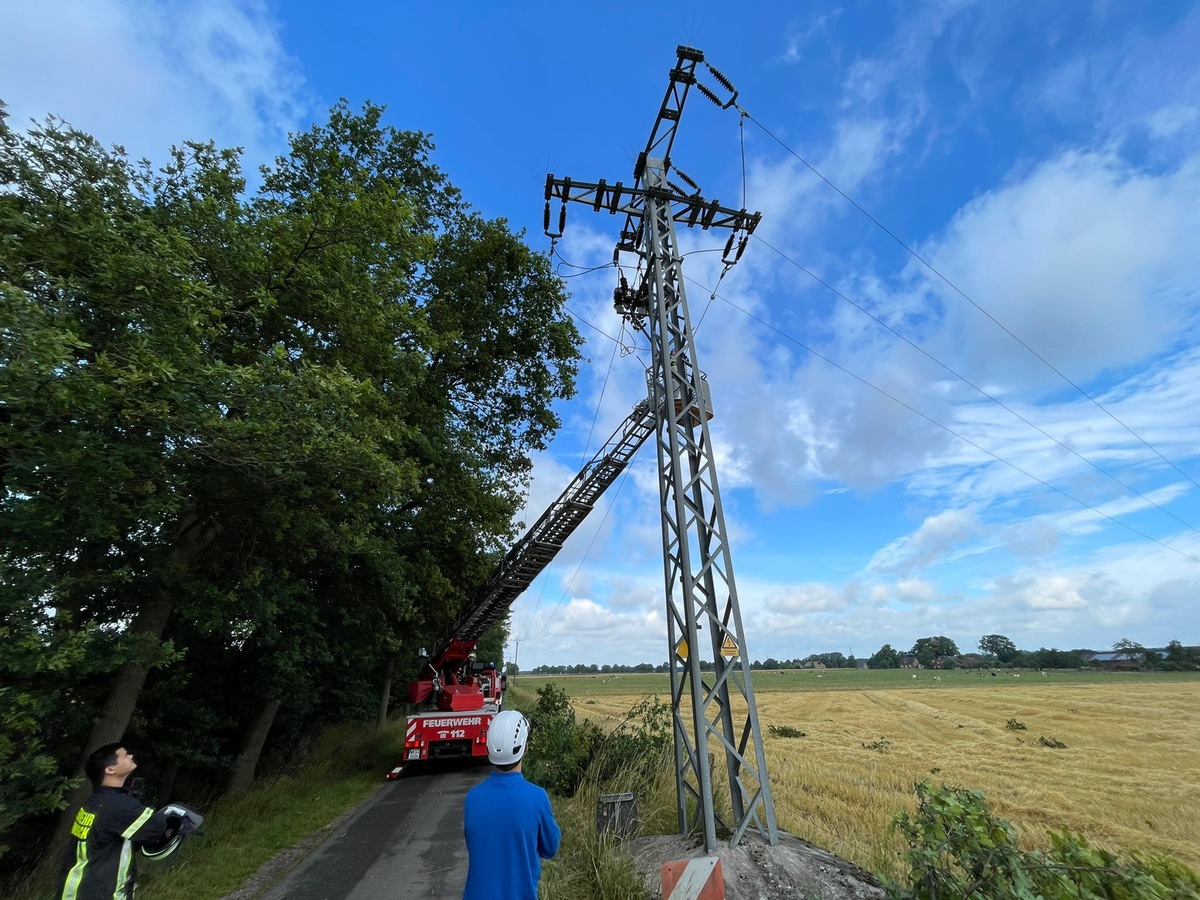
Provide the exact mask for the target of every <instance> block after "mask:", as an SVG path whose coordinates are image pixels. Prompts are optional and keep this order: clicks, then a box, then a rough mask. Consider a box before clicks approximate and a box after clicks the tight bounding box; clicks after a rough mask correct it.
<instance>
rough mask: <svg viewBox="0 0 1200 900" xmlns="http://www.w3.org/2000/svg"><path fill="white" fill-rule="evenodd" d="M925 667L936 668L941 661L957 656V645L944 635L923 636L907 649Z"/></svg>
mask: <svg viewBox="0 0 1200 900" xmlns="http://www.w3.org/2000/svg"><path fill="white" fill-rule="evenodd" d="M908 652H909V653H911V654H912V655H913V656H915V657H916V658H917V660H918V661H919V662H920V663H921V665H922V666H924V667H925V668H926V669H933V668H937V667H938V665H939V664H940V663H941V661H943V660H946V659H951V658H953V657H955V656H958V645H957V644H955V643H954V641H952V640H950V638H948V637H945V636H944V635H937V636H936V637H923V638H921V639H920V640H918V641H917V642H916V643H915V644H913V648H912V649H911V650H909V651H908Z"/></svg>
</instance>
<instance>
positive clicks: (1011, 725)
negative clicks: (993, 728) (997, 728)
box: [1004, 719, 1027, 731]
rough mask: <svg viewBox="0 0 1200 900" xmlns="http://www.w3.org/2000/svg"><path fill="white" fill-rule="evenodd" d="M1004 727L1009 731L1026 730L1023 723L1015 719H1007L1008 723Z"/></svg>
mask: <svg viewBox="0 0 1200 900" xmlns="http://www.w3.org/2000/svg"><path fill="white" fill-rule="evenodd" d="M1004 727H1005V728H1007V729H1008V730H1009V731H1026V730H1027V729H1026V728H1025V723H1024V722H1018V721H1017V720H1016V719H1009V720H1008V723H1007V724H1006V725H1005V726H1004Z"/></svg>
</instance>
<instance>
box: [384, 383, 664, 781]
mask: <svg viewBox="0 0 1200 900" xmlns="http://www.w3.org/2000/svg"><path fill="white" fill-rule="evenodd" d="M654 428H655V419H654V412H653V409H652V408H651V405H650V402H649V401H648V400H643V401H641V402H640V403H638V404H637V405H636V406H635V407H634V408H633V412H631V413H630V414H629V416H627V417H626V419H625V421H624V422H622V423H621V424H620V425H619V426H618V427H617V430H616V431H615V432H613V434H612V436H611V437H610V438H609V439H608V440H607V441H606V442H605V444H604V445H603V446H602V447H601V448H600V449H599V450H598V451H597V452H596V455H595V456H593V457H592V459H591V460H590V461H589V462H588V463H587V464H586V465H585V466H584V467H583V468H582V469H581V470H580V472H579V474H578V475H576V476H575V479H574V480H573V481H572V482H571V483H570V484H569V485H567V487H566V489H565V490H564V491H563V492H562V494H560V495H559V497H558V499H557V500H555V501H554V503H553V504H551V506H550V508H549V509H547V510H546V511H545V512H544V513H543V514H542V517H541V518H540V519H538V520H537V521H536V522H535V523H534V524H533V525H532V526H531V527H530V528H529V530H528V531H526V532H525V534H524V535H523V536H522V537H521V539H520V540H518V541H517V543H516V544H514V545H513V547H512V549H511V550H509V551H508V553H506V554H505V555H504V558H503V559H501V560H500V562H499V563H497V565H496V568H495V569H493V570H492V573H491V574H490V575H489V576H488V578H487V580H486V581H485V582H484V583H483V586H482V587H480V588H479V590H478V591H477V592H476V593H475V595H474V597H473V598H472V601H471V602H470V603H469V604H468V606H467V610H466V612H465V613H463V615H462V616H460V618H459V620H458V623H457V625H456V626H455V627H454V629H453V632H452V634H451V636H450V637H449V638H448V639H447V640H446V641H444V642H443V643H442V645H441V646H439V647H438V648H437V649H436V650H435V652H434V653H433V654H428V653H427V652H426V651H425V650H422V651H421V653H420V659H421V660H422V665H421V670H420V673H419V674H418V675H417V677H416V678H415V679H414V680H413V681H412V682H410V683H409V685H408V702H409V703H410V704H413V705H415V706H416V707H417V708H418V710H419V711H417V712H413V713H412V714H411V715H409V717H408V722H407V727H406V729H405V735H404V758H403V760H402V761H401V763H400V765H398V766H396V768H394V769H393V770H392V771H391V772H389V773H388V776H387V777H388V779H389V780H391V779H394V778H396V777H398V776H399V775H400V773H401V772H402V771H403V770H404V767H405V766H407V765H409V764H411V763H414V762H421V761H424V760H430V759H447V758H454V757H459V758H472V757H473V758H482V759H486V758H487V744H486V739H487V729H488V725H489V724H491V721H492V718H493V717H494V716H495V715H496V713H498V712H500V708H501V706H502V705H503V703H504V690H505V687H506V680H507V679H506V677H505V676H504V675H503V674H500V673H498V672H497V670H496V663H495V661H494V660H489V661H486V662H478V661H476V658H475V646H476V644H478V642H479V639H480V638H481V637H482V636H483V634H484V632H485V631H487V630H488V629H489V628H490V627H492V626H493V625H495V624H496V623H497V622H499V621H500V620H501V619H503V618H504V616H505V615H506V614H507V613H508V610H509V607H511V606H512V604H513V603H514V602H515V601H516V599H517V598H518V597H519V596H520V595H521V594H522V592H524V590H525V589H526V588H527V587H529V585H530V584H532V583H533V580H534V579H535V578H537V576H538V575H539V574H541V572H542V570H544V569H545V568H546V566H548V565H549V564H550V562H551V561H552V560H553V559H554V557H555V556H556V555H557V554H558V551H559V550H561V549H562V545H563V543H564V542H565V541H566V539H567V538H568V537H570V536H571V534H572V533H573V532H574V531H575V529H576V528H578V527H579V525H580V524H581V523H582V522H583V520H584V519H585V518H587V515H588V513H590V512H591V511H592V509H593V508H594V507H595V505H596V502H597V500H599V499H600V496H601V495H602V494H603V493H604V492H605V491H606V490H607V489H608V488H609V486H610V485H612V483H613V482H614V481H616V480H617V476H619V475H620V474H621V473H622V472H623V471H624V470H625V467H626V466H627V465H628V464H629V461H630V459H632V458H633V454H634V453H636V452H637V450H638V448H639V447H641V446H642V444H644V443H645V442H646V439H647V438H648V437H649V436H650V435H651V434H652V433H653V432H654Z"/></svg>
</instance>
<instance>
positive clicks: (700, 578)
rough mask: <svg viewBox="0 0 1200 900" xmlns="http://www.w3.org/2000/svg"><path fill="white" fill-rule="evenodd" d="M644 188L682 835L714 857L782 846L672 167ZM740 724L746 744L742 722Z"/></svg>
mask: <svg viewBox="0 0 1200 900" xmlns="http://www.w3.org/2000/svg"><path fill="white" fill-rule="evenodd" d="M644 178H645V184H646V187H647V188H648V190H647V194H646V199H645V208H644V212H643V216H642V225H643V228H644V231H643V234H642V237H643V244H642V248H641V252H642V254H643V256H644V259H645V262H646V276H645V280H646V282H647V284H648V286H649V307H650V308H649V315H648V316H647V319H646V327H647V331H648V334H649V337H650V344H651V356H652V359H653V368H652V369H651V371H650V373H649V379H650V394H651V397H652V401H653V403H654V408H655V415H656V419H657V424H658V429H657V448H658V483H659V495H660V499H661V501H662V510H663V514H662V528H663V556H664V560H665V580H666V603H667V633H668V639H669V641H670V651H669V652H670V654H671V656H670V659H671V664H670V673H671V711H672V717H673V721H674V732H675V759H676V789H677V800H678V815H679V828H680V831H681V832H685V833H690V832H702V833H703V836H704V846H705V850H706V852H709V853H713V852H715V851H716V849H717V828H718V825H720V826H721V828H722V829H723V830H724V831H725V832H727V834H728V836H729V839H730V843H731V844H733V845H736V844H737V843H738V841H739V840H740V839H741V837H742V835H743V834H744V833H745V831H746V829H747V827H749V826H750V825H753V826H754V827H755V829H756V830H757V831H759V832H760V833H761V834H762V836H763V837H764V838H765V839H766V840H767V841H768V843H771V844H774V843H776V842H777V841H778V840H779V835H778V830H777V828H776V824H775V807H774V803H773V802H772V799H771V788H770V783H769V781H768V779H767V776H766V772H767V767H766V757H765V755H764V752H763V743H762V730H761V728H760V727H759V722H758V708H757V705H756V704H755V700H754V689H753V685H752V681H751V675H750V663H749V660H748V659H747V658H746V653H745V647H746V644H745V635H744V632H743V630H742V617H741V611H740V610H739V608H738V598H737V588H736V586H735V583H734V577H733V564H732V560H731V558H730V552H729V545H728V543H727V541H726V531H725V517H724V513H723V511H722V509H721V495H720V491H719V489H718V486H717V473H716V467H715V465H714V459H713V451H712V443H711V439H710V436H709V428H708V420H709V419H710V418H711V417H712V405H711V401H710V399H709V396H708V392H707V384H706V382H705V381H704V380H703V376H702V375H701V372H700V368H699V366H698V365H697V362H696V351H695V346H694V344H693V340H692V327H691V322H690V318H689V315H688V308H687V297H686V292H685V290H684V285H683V277H682V272H681V263H682V260H681V258H680V256H679V254H678V250H677V245H676V239H675V223H674V220H673V218H672V211H671V205H670V202H669V200H667V199H665V198H660V197H658V196H656V192H655V189H656V188H658V189H662V190H663V191H664V193H665V192H666V189H667V184H666V178H665V165H664V161H663V160H661V159H654V158H649V159H647V160H646V169H645V173H644ZM705 627H707V628H708V630H709V638H710V641H709V643H710V645H711V649H712V655H713V663H714V670H713V671H712V672H711V673H704V672H702V671H701V668H700V653H701V651H700V641H699V632H700V631H701V630H702V629H703V628H705ZM706 675H707V676H708V678H707V680H706V677H705V676H706ZM730 685H732V686H733V687H734V691H733V692H731V691H730ZM731 693H732V696H733V701H734V702H736V703H737V707H736V708H735V707H734V706H732V705H731ZM743 713H744V714H745V716H746V719H745V723H744V725H743V728H742V733H741V735H737V734H736V732H735V728H734V715H735V714H738V715H741V714H743ZM720 751H723V752H724V756H725V772H726V776H727V778H728V783H729V806H730V807H731V811H732V815H731V817H730V819H729V821H724V820H723V819H722V818H721V817H720V816H718V815H717V813H716V811H715V803H714V792H713V773H712V765H711V764H710V759H709V756H710V753H711V754H713V756H714V758H715V755H716V753H718V752H720ZM723 805H724V804H723Z"/></svg>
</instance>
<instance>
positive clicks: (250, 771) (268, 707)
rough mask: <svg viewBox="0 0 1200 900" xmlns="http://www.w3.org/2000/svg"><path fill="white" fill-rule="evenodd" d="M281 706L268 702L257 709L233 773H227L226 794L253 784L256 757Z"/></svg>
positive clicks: (242, 789)
mask: <svg viewBox="0 0 1200 900" xmlns="http://www.w3.org/2000/svg"><path fill="white" fill-rule="evenodd" d="M281 705H282V701H281V700H268V701H266V702H265V703H263V705H262V706H261V707H259V710H258V715H257V716H255V717H254V721H253V722H252V723H251V725H250V727H249V728H248V729H247V730H246V736H245V738H244V739H243V741H242V750H241V752H240V753H239V754H238V757H237V762H236V763H234V766H233V771H232V772H230V773H229V780H228V781H227V782H226V783H225V792H226V793H228V794H236V793H238V792H239V791H244V790H245V789H246V788H248V787H250V785H251V784H253V783H254V770H255V769H257V768H258V757H259V756H260V755H261V754H262V748H263V745H264V744H266V742H267V735H268V734H270V732H271V726H272V725H273V724H274V723H275V716H276V714H277V713H278V712H279V707H280V706H281Z"/></svg>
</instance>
